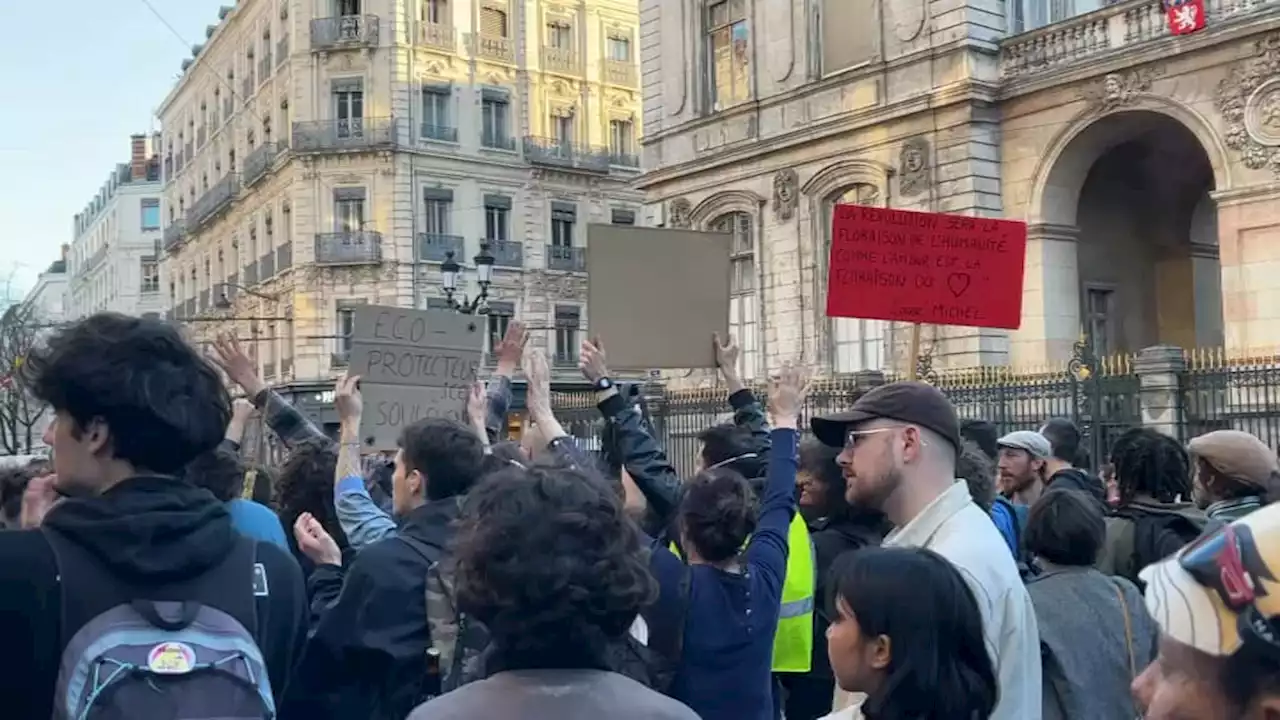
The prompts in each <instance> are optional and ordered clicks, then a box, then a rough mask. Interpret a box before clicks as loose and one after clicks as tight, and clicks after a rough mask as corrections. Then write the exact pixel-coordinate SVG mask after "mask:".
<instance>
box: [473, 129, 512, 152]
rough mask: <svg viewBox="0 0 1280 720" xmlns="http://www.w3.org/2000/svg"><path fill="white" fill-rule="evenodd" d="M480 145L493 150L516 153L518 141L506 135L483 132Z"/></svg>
mask: <svg viewBox="0 0 1280 720" xmlns="http://www.w3.org/2000/svg"><path fill="white" fill-rule="evenodd" d="M480 144H481V145H483V146H484V147H487V148H491V149H493V150H510V151H512V152H515V149H516V139H515V138H514V137H511V136H510V135H507V134H506V133H492V132H483V133H481V134H480Z"/></svg>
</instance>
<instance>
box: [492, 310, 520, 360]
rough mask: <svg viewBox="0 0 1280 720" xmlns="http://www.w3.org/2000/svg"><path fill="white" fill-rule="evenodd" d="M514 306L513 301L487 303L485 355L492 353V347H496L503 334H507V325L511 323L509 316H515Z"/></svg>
mask: <svg viewBox="0 0 1280 720" xmlns="http://www.w3.org/2000/svg"><path fill="white" fill-rule="evenodd" d="M515 314H516V308H515V305H514V304H513V303H509V302H491V303H489V319H488V321H487V324H488V327H487V328H486V330H487V332H486V333H485V338H484V351H485V354H487V355H492V354H493V349H494V348H496V347H498V345H499V344H500V343H501V342H502V338H503V336H505V335H506V334H507V326H509V325H510V324H511V318H513V317H515Z"/></svg>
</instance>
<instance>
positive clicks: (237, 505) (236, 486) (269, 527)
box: [186, 445, 291, 551]
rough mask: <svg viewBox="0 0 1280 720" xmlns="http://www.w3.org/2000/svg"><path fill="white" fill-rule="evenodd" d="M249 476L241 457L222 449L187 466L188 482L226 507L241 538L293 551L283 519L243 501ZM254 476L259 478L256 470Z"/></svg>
mask: <svg viewBox="0 0 1280 720" xmlns="http://www.w3.org/2000/svg"><path fill="white" fill-rule="evenodd" d="M249 472H250V471H249V470H248V469H247V468H246V467H245V464H244V461H242V460H241V459H240V456H239V455H238V454H237V453H235V452H234V451H232V450H231V449H230V448H228V447H226V446H225V445H223V446H219V447H217V448H214V449H213V450H211V451H209V452H207V453H204V454H203V455H201V456H200V457H198V458H196V459H195V460H193V461H192V462H191V463H190V464H188V465H187V469H186V478H187V481H188V482H190V483H191V484H192V485H195V486H196V487H201V488H204V489H205V490H208V491H209V492H211V493H213V496H214V497H215V498H217V499H218V500H219V501H221V502H222V503H223V504H225V505H226V507H227V512H229V513H231V523H232V524H233V525H234V526H235V528H236V530H237V531H239V532H240V534H241V535H244V536H246V537H251V538H253V539H255V540H261V541H263V542H269V543H273V544H275V545H276V546H278V547H279V548H280V549H281V550H286V551H289V550H291V548H290V546H289V542H288V540H286V539H285V532H284V526H283V525H281V524H280V518H279V517H277V516H276V514H275V513H274V512H271V509H270V508H268V507H266V506H265V505H262V504H259V503H257V502H254V501H253V500H247V499H245V498H244V497H242V495H244V491H245V478H246V475H247V474H248V473H249ZM253 473H254V476H256V475H257V471H256V470H255V471H253Z"/></svg>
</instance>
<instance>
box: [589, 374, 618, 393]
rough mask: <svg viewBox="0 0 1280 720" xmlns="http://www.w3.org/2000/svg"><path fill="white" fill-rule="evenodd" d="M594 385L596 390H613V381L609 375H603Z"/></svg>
mask: <svg viewBox="0 0 1280 720" xmlns="http://www.w3.org/2000/svg"><path fill="white" fill-rule="evenodd" d="M592 387H593V388H594V389H595V391H596V392H604V391H605V390H612V389H613V381H612V380H610V379H609V378H607V377H602V378H600V379H599V380H597V381H596V382H595V385H593V386H592Z"/></svg>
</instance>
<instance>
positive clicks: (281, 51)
mask: <svg viewBox="0 0 1280 720" xmlns="http://www.w3.org/2000/svg"><path fill="white" fill-rule="evenodd" d="M288 59H289V36H288V35H285V36H284V37H282V38H280V39H279V40H277V41H276V65H283V64H285V62H286V61H288Z"/></svg>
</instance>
